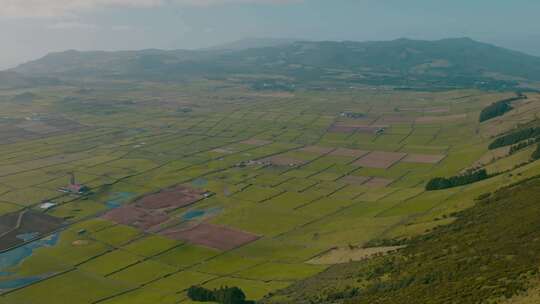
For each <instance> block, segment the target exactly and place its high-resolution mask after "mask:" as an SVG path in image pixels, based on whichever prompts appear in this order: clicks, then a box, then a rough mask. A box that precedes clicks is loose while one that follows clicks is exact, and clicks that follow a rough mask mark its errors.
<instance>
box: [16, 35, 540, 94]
mask: <svg viewBox="0 0 540 304" xmlns="http://www.w3.org/2000/svg"><path fill="white" fill-rule="evenodd" d="M13 71H14V72H17V73H19V74H21V75H32V76H48V77H51V76H52V77H57V78H59V79H64V80H71V81H73V80H74V79H92V78H99V79H109V78H112V79H133V80H151V81H178V80H187V79H191V78H194V77H195V78H196V77H206V78H215V79H227V78H230V77H231V76H235V78H238V77H237V76H238V75H241V76H244V77H246V76H249V75H251V76H249V77H246V79H249V80H246V81H247V82H249V84H250V85H252V86H253V87H256V88H269V89H272V88H278V89H279V88H287V87H295V88H297V87H302V86H311V87H321V88H323V87H339V86H356V85H389V86H397V87H402V88H407V87H416V88H418V87H420V88H422V87H424V88H430V87H442V88H453V87H483V88H490V89H497V88H508V87H513V86H517V85H519V84H520V83H522V82H530V81H540V57H535V56H531V55H527V54H524V53H520V52H516V51H512V50H508V49H504V48H500V47H497V46H493V45H490V44H486V43H481V42H477V41H474V40H472V39H468V38H457V39H444V40H438V41H420V40H410V39H398V40H393V41H385V42H352V41H345V42H331V41H327V42H311V41H294V40H290V39H277V40H276V39H248V40H243V41H239V42H235V43H231V44H228V45H222V46H219V47H215V48H211V49H205V50H194V51H187V50H174V51H164V50H141V51H122V52H101V51H96V52H79V51H73V50H72V51H66V52H61V53H51V54H49V55H47V56H45V57H43V58H41V59H38V60H35V61H31V62H28V63H25V64H22V65H20V66H18V67H17V68H15V69H13ZM261 83H263V84H264V85H261Z"/></svg>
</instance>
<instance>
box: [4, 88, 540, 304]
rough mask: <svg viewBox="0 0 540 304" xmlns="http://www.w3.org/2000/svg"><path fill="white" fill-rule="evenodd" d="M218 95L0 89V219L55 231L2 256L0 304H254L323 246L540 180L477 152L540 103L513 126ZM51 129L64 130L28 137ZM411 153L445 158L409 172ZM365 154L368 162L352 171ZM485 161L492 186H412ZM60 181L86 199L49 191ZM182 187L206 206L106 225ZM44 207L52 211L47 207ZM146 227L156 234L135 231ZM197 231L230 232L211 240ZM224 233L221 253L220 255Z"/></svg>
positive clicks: (418, 104)
mask: <svg viewBox="0 0 540 304" xmlns="http://www.w3.org/2000/svg"><path fill="white" fill-rule="evenodd" d="M227 84H228V83H222V82H220V81H208V82H200V83H196V84H192V85H176V84H168V85H156V84H151V83H134V84H133V85H132V87H131V89H130V90H120V89H118V90H116V89H111V88H110V87H107V88H102V87H99V86H96V88H94V89H93V90H91V91H90V93H85V94H82V93H81V92H80V91H79V90H78V89H77V88H70V87H63V88H47V89H43V92H40V91H39V90H37V91H36V92H35V94H36V95H37V99H36V100H37V101H36V103H35V104H14V103H12V102H10V99H9V98H7V97H6V96H8V97H9V96H10V94H15V93H16V92H11V91H6V92H3V94H2V95H0V102H1V103H2V105H4V104H5V105H6V106H5V107H0V126H8V125H9V126H11V127H13V128H15V130H19V129H21V130H22V129H24V130H25V131H20V130H19V131H20V133H21V136H20V137H18V138H13V137H9V138H7V137H6V138H3V137H2V136H3V133H0V142H2V144H1V145H0V216H2V215H5V214H9V213H11V212H15V211H18V210H22V209H24V208H32V209H33V210H35V211H38V212H40V213H44V214H47V215H50V216H54V217H58V218H62V219H63V220H64V225H63V226H62V227H61V228H60V229H59V231H55V233H58V240H57V241H56V242H55V243H54V244H52V245H47V246H37V245H36V246H33V245H32V244H33V243H29V245H28V246H30V247H29V248H31V250H30V253H29V254H28V253H20V252H17V251H16V250H18V249H17V248H15V249H13V250H12V251H7V252H4V253H0V261H2V258H3V257H8V254H9V257H10V260H9V261H10V262H9V263H6V265H4V264H2V263H1V262H0V303H10V304H11V303H13V304H18V303H21V304H23V303H24V304H27V303H30V304H31V303H107V304H113V303H151V302H154V303H189V301H188V300H187V298H186V296H185V294H184V292H185V290H186V289H187V288H189V287H190V286H191V285H196V284H200V285H204V286H206V287H212V288H213V287H220V286H225V285H228V286H233V285H234V286H239V287H241V288H242V289H244V290H245V291H246V293H247V295H248V297H249V298H250V299H260V298H262V297H263V296H265V295H266V294H268V293H270V292H275V291H276V290H278V289H281V288H285V287H287V286H289V285H291V284H294V283H295V282H298V281H299V280H302V279H305V278H307V277H310V276H313V275H315V274H317V273H320V272H322V271H324V270H325V269H327V268H328V267H329V265H326V264H325V265H313V264H310V263H308V262H309V261H311V260H313V259H314V258H315V257H318V256H320V255H321V254H324V253H326V252H329V251H330V250H332V249H335V248H344V247H347V246H360V247H361V246H363V245H365V244H367V243H368V242H370V241H373V240H377V239H383V238H411V237H415V236H417V235H420V234H423V233H425V232H426V231H429V230H430V229H433V227H436V226H438V225H441V224H449V223H451V222H452V221H453V217H452V216H451V214H452V213H454V212H457V211H460V210H463V209H465V208H469V207H471V206H473V205H474V198H475V197H477V196H479V195H481V194H483V193H487V192H492V191H493V190H495V189H497V188H499V187H500V186H503V185H506V184H510V183H513V182H516V181H518V180H520V179H523V178H526V177H530V176H534V175H536V174H539V173H540V165H538V164H537V163H531V164H528V165H524V166H522V167H519V168H515V167H514V165H513V164H515V163H516V162H520V163H521V162H527V161H528V160H529V155H530V153H532V150H531V149H525V150H523V151H521V152H519V153H517V154H514V155H512V156H506V155H502V156H501V157H500V158H497V159H495V160H492V159H491V158H490V155H488V156H486V154H487V153H488V149H487V146H488V144H489V143H490V142H491V140H492V138H493V136H495V135H496V134H499V133H501V132H504V131H506V130H510V129H512V128H514V127H515V126H516V125H517V124H518V123H519V122H523V121H526V120H530V119H531V117H534V115H533V114H535V113H536V112H535V113H531V111H540V110H539V109H540V108H539V107H531V105H530V103H540V97H539V95H534V94H531V96H530V98H529V102H528V103H527V104H523V105H518V106H517V107H516V109H515V110H513V111H511V112H509V113H508V114H507V115H508V117H510V118H512V119H511V120H510V121H506V120H503V119H495V120H493V121H488V122H484V123H482V124H480V123H478V113H479V112H480V110H481V109H482V108H483V107H485V106H486V105H488V104H490V103H491V102H494V101H497V100H500V99H503V98H505V97H507V96H509V95H510V94H509V93H492V92H481V91H470V90H468V91H459V90H456V91H450V92H414V91H400V92H395V91H391V90H368V89H366V90H354V91H353V90H351V91H320V92H302V91H299V92H296V93H294V94H287V95H276V96H272V95H270V96H264V97H263V96H258V95H253V94H251V92H249V91H247V90H246V89H245V88H243V87H241V86H235V85H233V86H229V85H227ZM150 92H153V93H151V94H150ZM463 96H465V97H463ZM66 97H70V98H74V99H75V100H79V101H80V103H73V102H70V103H69V104H68V103H67V102H66V101H65V100H66V99H65V98H66ZM2 98H4V99H2ZM125 100H133V101H137V102H121V101H125ZM104 103H110V108H108V110H107V109H104ZM521 107H526V108H521ZM185 108H189V109H190V110H191V111H184V110H182V109H185ZM433 109H435V110H433ZM342 111H358V112H362V113H365V114H366V118H365V119H361V120H355V119H350V118H346V117H342V116H340V113H341V112H342ZM531 115H532V116H531ZM61 118H62V119H67V120H69V121H70V122H71V123H69V124H64V125H65V126H66V127H61V128H59V129H58V128H57V129H58V130H56V131H55V132H51V133H39V134H38V133H35V134H34V133H32V130H34V131H36V130H41V129H39V126H40V125H41V124H50V125H53V124H54V123H57V122H56V121H57V120H59V119H61ZM335 125H339V126H340V125H347V126H351V125H353V126H354V125H362V126H368V127H369V126H384V127H385V131H384V132H382V133H380V134H375V132H372V131H366V130H365V129H362V128H356V129H355V128H353V129H351V130H346V129H339V128H332V127H333V126H335ZM75 126H76V127H75ZM29 130H30V131H29ZM19 131H17V132H19ZM14 132H15V131H14ZM25 132H26V133H25ZM27 132H30V133H27ZM23 135H24V136H23ZM385 152H392V153H391V154H388V153H385ZM411 154H418V155H431V156H435V157H437V156H440V159H441V160H440V161H433V162H424V163H422V162H420V161H417V162H410V161H407V158H406V156H408V155H411ZM369 155H372V156H373V155H376V157H375V158H368V160H369V161H365V159H364V160H363V158H365V157H368V156H369ZM388 155H392V157H397V158H395V159H392V158H390V159H388V157H390V156H388ZM396 155H397V156H396ZM413 159H418V158H413ZM420 159H422V158H421V157H420ZM485 159H487V160H488V161H486V163H485V164H484V165H485V166H486V168H487V169H488V170H489V172H490V173H497V172H501V171H505V172H506V171H507V170H510V171H507V172H506V173H504V174H501V175H497V176H496V177H493V178H491V179H489V180H485V181H482V182H479V183H476V184H472V185H468V186H464V187H458V188H453V189H448V190H442V191H436V192H426V191H424V186H425V184H426V182H427V181H428V180H429V179H431V178H433V177H436V176H450V175H455V174H458V173H459V172H461V171H462V170H464V169H466V168H469V167H471V166H473V165H475V164H477V162H478V161H479V160H485ZM71 173H74V175H75V178H76V180H77V182H78V183H82V184H85V185H87V186H88V187H90V188H91V193H89V194H87V195H85V196H80V195H75V194H69V193H63V192H59V191H58V188H60V187H65V186H66V185H67V184H68V183H69V178H70V174H71ZM177 185H184V186H185V187H187V188H189V189H192V190H197V191H201V193H204V196H202V198H201V199H200V200H196V201H194V202H191V203H189V204H187V205H181V206H179V207H175V208H172V209H170V210H169V209H167V210H165V209H160V208H157V207H156V208H155V209H152V208H149V209H148V208H147V209H144V210H143V209H141V210H143V211H140V210H139V211H137V212H142V213H141V214H143V213H144V215H141V214H139V215H138V216H139V217H140V218H139V219H138V220H133V221H130V222H126V223H117V222H112V221H109V220H105V219H104V215H105V214H107V213H109V212H112V211H114V210H117V209H118V208H123V207H126V206H131V207H133V206H136V207H137V208H142V207H140V206H141V204H140V202H141V201H142V200H144V197H146V196H147V195H149V194H152V193H157V192H159V191H163V190H164V189H167V188H169V187H172V186H177ZM47 202H50V203H53V204H54V206H53V207H52V208H43V207H42V204H43V203H47ZM133 212H135V211H133ZM143 217H155V218H158V217H160V218H162V219H163V221H160V222H159V224H156V225H152V226H151V227H145V228H144V229H143V228H141V227H140V226H137V223H140V222H141V219H142V218H143ZM201 223H206V224H211V225H212V227H217V228H216V229H218V230H219V229H223V231H224V232H223V233H225V234H223V235H221V234H219V235H207V234H205V233H208V232H207V231H206V232H205V231H202V230H200V227H201V226H200V224H201ZM171 231H173V232H172V233H171ZM212 231H214V230H212ZM50 233H53V231H51V232H50ZM189 233H191V234H189ZM227 233H228V234H227ZM186 235H188V236H190V238H187V237H186ZM193 235H195V237H191V236H193ZM224 235H225V236H227V237H224ZM246 235H249V236H250V238H246V240H244V239H242V236H244V237H245V236H246ZM46 236H47V235H33V238H31V239H32V240H34V239H40V238H43V237H46ZM235 238H238V243H234V246H229V245H230V244H225V245H223V244H222V243H220V242H223V241H224V239H226V240H230V239H235ZM28 241H30V239H29V240H28ZM34 244H37V243H34ZM222 248H231V249H226V250H224V249H222ZM342 252H346V251H342ZM351 252H352V250H351ZM13 256H15V258H13ZM12 258H13V259H12ZM6 260H7V259H6ZM339 260H340V261H343V260H346V257H343V256H340V259H339ZM4 273H8V274H4ZM21 278H22V279H28V280H27V281H24V280H23V281H22V282H21V281H20V280H19V279H21Z"/></svg>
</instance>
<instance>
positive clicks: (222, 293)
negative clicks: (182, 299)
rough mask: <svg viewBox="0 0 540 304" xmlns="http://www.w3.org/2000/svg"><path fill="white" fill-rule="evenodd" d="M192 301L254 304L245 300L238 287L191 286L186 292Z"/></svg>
mask: <svg viewBox="0 0 540 304" xmlns="http://www.w3.org/2000/svg"><path fill="white" fill-rule="evenodd" d="M187 295H188V297H189V298H190V299H191V300H192V301H197V302H217V303H221V304H255V302H254V301H248V300H246V295H245V294H244V292H243V291H242V290H241V289H240V288H238V287H220V288H219V289H213V290H210V289H207V288H204V287H201V286H191V287H190V288H189V289H188V292H187Z"/></svg>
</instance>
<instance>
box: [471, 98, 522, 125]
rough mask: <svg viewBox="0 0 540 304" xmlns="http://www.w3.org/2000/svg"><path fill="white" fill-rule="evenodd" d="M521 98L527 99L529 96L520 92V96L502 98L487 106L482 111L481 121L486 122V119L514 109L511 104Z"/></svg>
mask: <svg viewBox="0 0 540 304" xmlns="http://www.w3.org/2000/svg"><path fill="white" fill-rule="evenodd" d="M521 99H527V96H525V95H523V94H521V93H519V94H518V96H516V97H512V98H508V99H504V100H500V101H497V102H495V103H493V104H491V105H489V106H487V107H486V108H484V109H483V110H482V112H480V118H479V120H480V122H484V121H486V120H489V119H492V118H495V117H498V116H502V115H504V114H505V113H506V112H510V111H511V110H512V109H513V108H512V106H511V105H510V104H511V103H512V102H513V101H517V100H521Z"/></svg>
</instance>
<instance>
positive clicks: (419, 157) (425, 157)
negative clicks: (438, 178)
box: [402, 154, 446, 164]
mask: <svg viewBox="0 0 540 304" xmlns="http://www.w3.org/2000/svg"><path fill="white" fill-rule="evenodd" d="M445 158H446V155H442V154H440V155H436V154H409V155H407V157H405V158H404V159H403V160H402V162H405V163H419V164H438V163H440V162H441V161H442V160H443V159H445Z"/></svg>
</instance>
